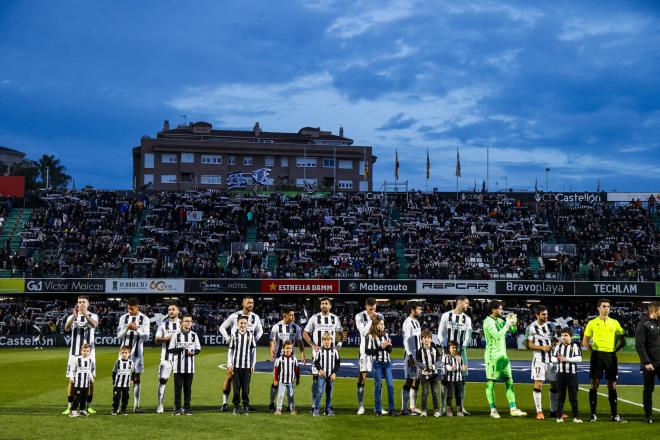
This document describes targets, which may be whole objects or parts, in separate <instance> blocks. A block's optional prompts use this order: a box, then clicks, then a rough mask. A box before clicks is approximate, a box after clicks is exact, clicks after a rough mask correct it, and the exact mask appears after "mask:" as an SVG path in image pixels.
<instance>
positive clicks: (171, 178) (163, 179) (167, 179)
mask: <svg viewBox="0 0 660 440" xmlns="http://www.w3.org/2000/svg"><path fill="white" fill-rule="evenodd" d="M160 183H176V174H163V175H162V176H160Z"/></svg>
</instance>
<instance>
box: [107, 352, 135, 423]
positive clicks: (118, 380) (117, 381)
mask: <svg viewBox="0 0 660 440" xmlns="http://www.w3.org/2000/svg"><path fill="white" fill-rule="evenodd" d="M132 374H133V361H132V360H131V348H130V347H122V348H121V349H120V350H119V359H117V361H116V362H115V366H114V368H113V369H112V385H113V390H112V415H113V416H116V415H117V414H119V402H120V400H121V412H122V414H124V415H126V407H127V406H128V394H129V390H130V386H131V376H132Z"/></svg>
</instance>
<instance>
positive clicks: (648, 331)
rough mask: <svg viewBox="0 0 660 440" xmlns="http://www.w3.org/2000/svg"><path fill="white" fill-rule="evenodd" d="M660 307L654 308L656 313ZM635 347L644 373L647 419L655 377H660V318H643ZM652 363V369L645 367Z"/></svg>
mask: <svg viewBox="0 0 660 440" xmlns="http://www.w3.org/2000/svg"><path fill="white" fill-rule="evenodd" d="M658 312H660V309H658V310H656V314H657V313H658ZM635 348H636V350H637V354H638V355H639V362H640V364H641V365H640V366H641V370H642V374H643V375H644V415H645V417H646V418H647V419H650V418H651V415H652V413H653V390H654V389H655V379H656V377H657V378H658V379H660V320H658V319H649V318H648V316H647V317H645V318H643V319H642V321H641V322H640V323H639V324H638V325H637V330H636V331H635ZM647 365H653V368H654V369H653V370H652V371H649V370H647V369H646V366H647Z"/></svg>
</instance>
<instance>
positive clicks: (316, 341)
mask: <svg viewBox="0 0 660 440" xmlns="http://www.w3.org/2000/svg"><path fill="white" fill-rule="evenodd" d="M330 310H332V302H330V298H328V297H327V296H324V297H323V298H321V312H319V313H317V314H315V315H313V316H312V317H311V318H309V321H307V325H305V331H304V332H303V339H304V340H305V342H307V343H308V344H309V346H310V347H312V350H314V353H316V352H317V351H319V350H320V349H321V343H322V338H323V335H324V334H325V333H328V334H329V335H330V337H331V338H332V346H333V347H335V346H337V347H338V348H340V347H341V343H342V340H343V334H342V326H341V321H339V317H338V316H337V315H335V314H333V313H330ZM317 374H318V371H316V367H315V366H314V364H313V363H312V375H317ZM317 389H318V387H316V386H315V384H314V383H312V406H313V405H314V402H315V401H316V391H317Z"/></svg>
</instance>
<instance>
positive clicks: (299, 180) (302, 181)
mask: <svg viewBox="0 0 660 440" xmlns="http://www.w3.org/2000/svg"><path fill="white" fill-rule="evenodd" d="M305 182H307V183H308V184H309V185H311V186H316V185H317V183H316V182H317V179H310V178H307V179H303V178H302V177H298V178H297V179H296V186H297V187H298V188H304V187H305Z"/></svg>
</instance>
